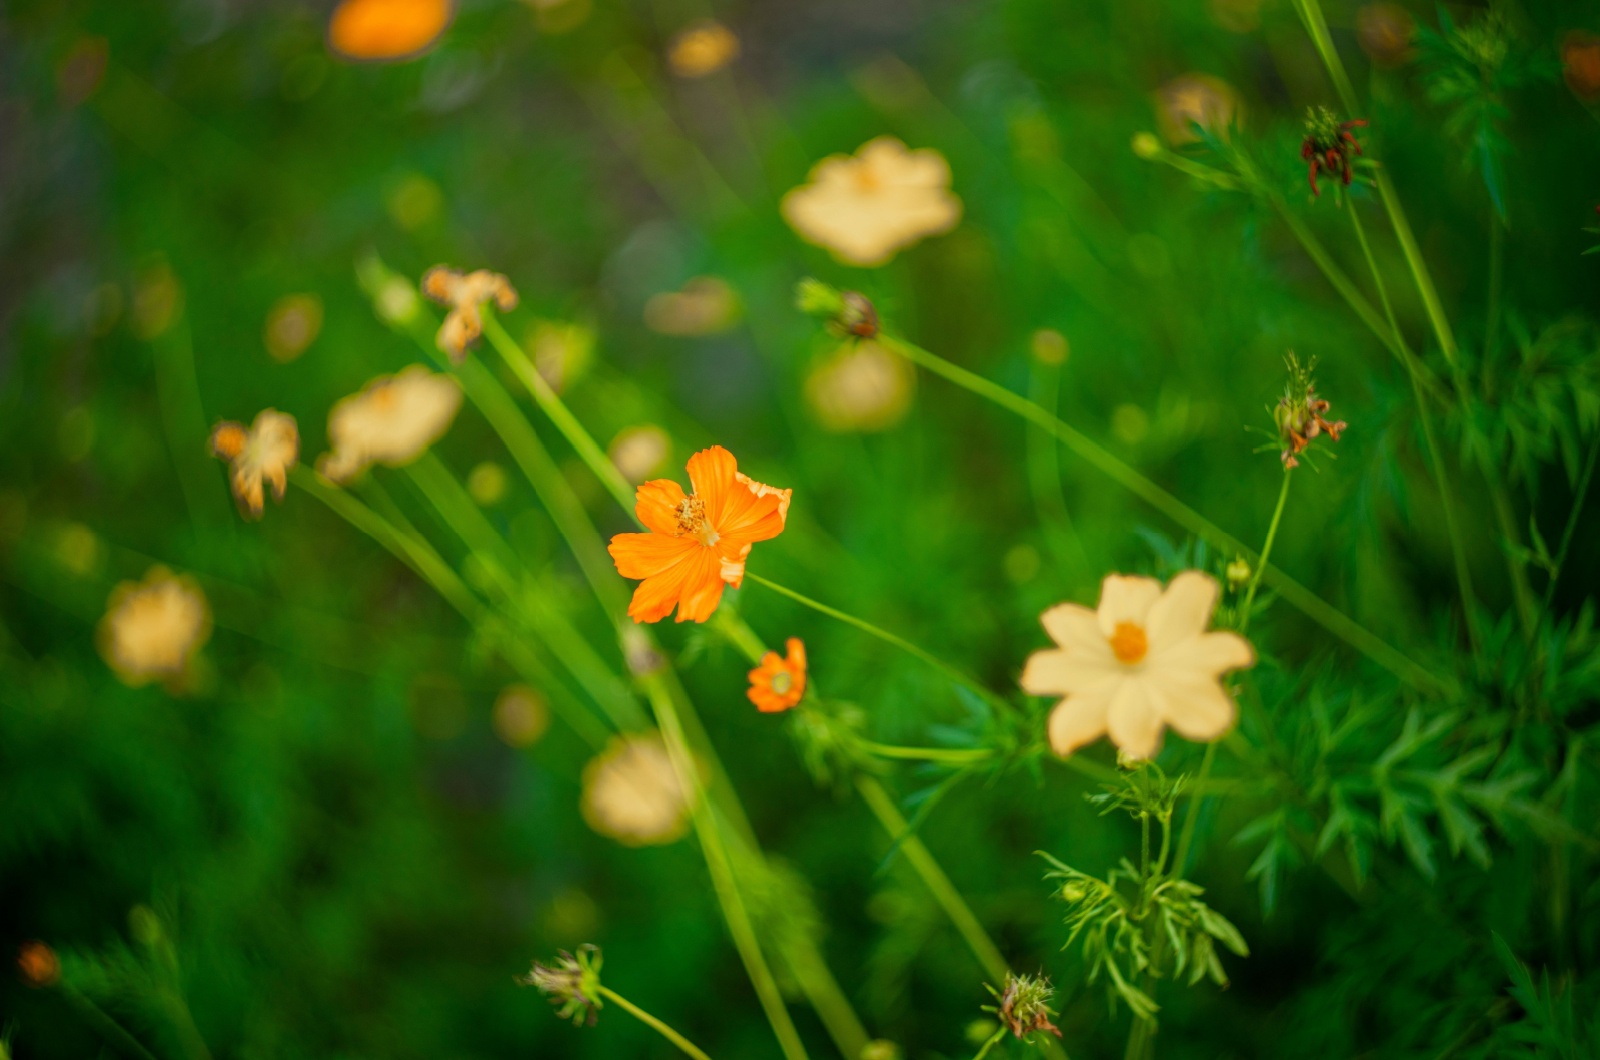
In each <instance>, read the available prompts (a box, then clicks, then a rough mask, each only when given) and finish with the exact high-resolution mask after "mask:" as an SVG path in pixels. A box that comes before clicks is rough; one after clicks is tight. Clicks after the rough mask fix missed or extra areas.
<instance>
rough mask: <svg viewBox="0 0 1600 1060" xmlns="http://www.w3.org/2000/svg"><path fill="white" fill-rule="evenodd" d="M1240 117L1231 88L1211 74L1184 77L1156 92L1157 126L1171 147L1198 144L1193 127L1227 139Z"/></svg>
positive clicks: (1237, 95)
mask: <svg viewBox="0 0 1600 1060" xmlns="http://www.w3.org/2000/svg"><path fill="white" fill-rule="evenodd" d="M1242 113H1243V107H1242V105H1241V104H1240V102H1239V94H1238V93H1237V92H1235V91H1234V90H1233V86H1232V85H1230V84H1228V83H1227V82H1226V81H1224V80H1222V79H1221V78H1217V77H1212V76H1211V75H1210V74H1183V75H1182V76H1180V77H1175V78H1173V79H1172V80H1171V81H1168V82H1167V83H1166V84H1164V85H1162V86H1161V87H1160V88H1159V89H1157V90H1156V122H1157V124H1158V125H1159V126H1160V127H1161V135H1162V136H1163V137H1164V138H1165V139H1166V141H1167V143H1169V144H1172V145H1173V146H1174V147H1178V146H1181V145H1183V144H1190V143H1194V142H1195V141H1197V140H1199V139H1200V135H1199V134H1198V133H1196V132H1195V130H1194V126H1196V125H1198V126H1200V128H1202V129H1204V130H1205V131H1206V132H1208V133H1211V134H1212V135H1213V136H1219V137H1222V138H1224V139H1226V138H1227V135H1228V128H1229V126H1231V125H1233V124H1234V123H1235V122H1236V121H1237V120H1238V119H1239V117H1240V115H1241V114H1242Z"/></svg>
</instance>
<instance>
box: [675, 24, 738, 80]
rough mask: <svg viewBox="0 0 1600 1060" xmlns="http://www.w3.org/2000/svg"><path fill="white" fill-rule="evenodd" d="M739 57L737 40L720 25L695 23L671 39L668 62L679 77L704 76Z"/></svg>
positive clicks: (731, 32) (728, 30)
mask: <svg viewBox="0 0 1600 1060" xmlns="http://www.w3.org/2000/svg"><path fill="white" fill-rule="evenodd" d="M738 57H739V38H738V37H736V36H734V33H733V30H731V29H729V28H728V27H727V26H724V25H723V24H722V23H720V22H716V21H712V20H710V19H707V20H706V21H704V22H697V23H695V24H694V25H693V26H690V27H689V28H688V29H686V30H684V31H683V32H682V33H680V34H678V35H677V36H676V37H674V38H673V39H672V45H671V47H669V48H668V49H667V63H668V65H670V66H671V67H672V72H673V73H675V74H677V75H678V76H679V77H707V76H709V75H711V74H714V73H716V72H717V71H718V70H721V69H722V68H723V67H724V66H727V65H728V64H729V63H731V62H733V61H734V60H735V59H737V58H738Z"/></svg>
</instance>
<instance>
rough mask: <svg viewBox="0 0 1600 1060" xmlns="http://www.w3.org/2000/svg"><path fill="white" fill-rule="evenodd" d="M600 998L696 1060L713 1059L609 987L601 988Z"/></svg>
mask: <svg viewBox="0 0 1600 1060" xmlns="http://www.w3.org/2000/svg"><path fill="white" fill-rule="evenodd" d="M600 996H601V997H603V998H605V999H606V1000H607V1001H610V1002H612V1003H613V1004H615V1005H616V1006H617V1007H618V1008H620V1009H622V1010H623V1011H625V1012H627V1013H628V1014H629V1015H630V1016H632V1017H633V1018H634V1019H636V1020H638V1021H639V1022H640V1023H643V1024H644V1025H645V1026H647V1027H650V1028H651V1029H653V1030H654V1031H655V1032H656V1033H657V1034H659V1035H661V1037H663V1038H665V1039H666V1040H667V1041H669V1042H671V1043H672V1044H673V1045H676V1046H677V1047H678V1048H679V1049H680V1050H682V1051H683V1052H684V1053H686V1054H688V1055H689V1056H692V1057H694V1058H695V1060H711V1057H709V1056H707V1055H706V1053H705V1050H703V1049H701V1048H700V1047H699V1046H698V1045H696V1044H694V1043H693V1042H691V1041H690V1040H689V1039H687V1038H685V1037H684V1036H683V1035H681V1034H679V1033H678V1032H677V1031H675V1030H673V1029H672V1028H671V1027H670V1026H668V1025H667V1024H666V1023H663V1022H662V1021H661V1020H659V1019H657V1018H656V1017H654V1016H652V1015H650V1013H648V1012H646V1011H645V1010H644V1009H642V1008H640V1007H639V1006H638V1005H635V1004H634V1003H633V1002H632V1001H629V1000H628V999H627V998H625V997H623V996H622V995H621V994H619V993H617V992H616V991H615V990H613V989H611V988H610V987H609V986H602V987H601V988H600Z"/></svg>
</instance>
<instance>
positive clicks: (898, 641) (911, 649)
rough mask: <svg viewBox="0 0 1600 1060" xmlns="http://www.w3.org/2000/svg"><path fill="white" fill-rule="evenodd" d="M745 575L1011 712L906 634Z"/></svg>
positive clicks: (750, 573)
mask: <svg viewBox="0 0 1600 1060" xmlns="http://www.w3.org/2000/svg"><path fill="white" fill-rule="evenodd" d="M744 576H745V577H746V578H748V579H750V580H751V581H753V582H755V583H756V584H757V585H763V586H765V587H766V588H768V589H771V590H772V591H773V592H775V593H778V594H780V595H782V596H787V597H788V598H789V599H791V600H793V601H795V602H796V603H800V604H804V605H805V606H807V607H809V608H811V609H812V610H813V611H817V612H820V613H821V614H824V615H827V616H828V617H829V618H835V619H838V620H839V621H840V622H844V623H846V624H847V625H851V626H854V627H856V628H857V629H859V630H861V631H862V632H863V633H869V634H871V635H872V636H874V637H877V638H878V639H879V640H881V641H883V642H884V643H885V644H892V645H894V646H895V647H896V648H899V649H900V650H901V651H903V652H905V653H906V654H908V655H912V656H915V657H916V658H918V659H921V660H922V661H923V662H925V663H927V664H928V665H929V666H931V667H933V668H934V669H935V670H938V671H939V672H940V673H942V674H944V675H945V676H946V677H948V678H949V679H950V680H952V681H954V682H955V683H956V684H958V685H961V686H962V687H963V688H966V689H967V690H969V691H971V692H973V693H974V694H976V695H978V696H981V697H982V698H983V699H984V700H986V701H987V702H989V703H991V704H993V705H995V706H998V707H999V708H1000V709H1002V710H1008V711H1009V710H1010V709H1011V704H1009V703H1007V702H1006V701H1005V700H1004V699H1001V698H1000V696H999V695H997V694H996V693H994V692H992V691H990V690H989V689H988V688H987V687H985V686H984V685H982V684H980V683H979V682H978V681H977V680H975V679H973V678H971V677H968V676H967V675H966V674H964V673H962V672H961V671H960V670H957V669H956V668H955V667H953V666H951V665H950V664H949V663H947V662H945V661H944V660H943V659H940V658H939V657H938V656H937V655H934V654H933V653H932V652H930V651H928V650H927V649H925V648H920V647H918V646H917V645H915V644H913V643H911V642H910V641H909V640H906V639H905V638H904V637H901V636H898V635H897V634H894V633H890V632H889V631H888V630H886V629H883V628H882V627H880V626H875V625H873V624H872V623H871V622H868V621H867V620H866V619H864V618H857V617H856V616H855V615H852V614H850V613H849V612H847V611H841V610H839V609H838V608H837V607H830V606H829V605H827V604H825V603H823V602H822V601H820V600H813V599H811V597H809V596H806V595H805V594H803V593H798V592H795V591H794V590H793V589H791V588H789V587H788V586H786V585H779V584H778V583H777V582H775V581H772V580H771V579H770V578H763V577H762V576H761V575H759V574H754V573H752V572H750V571H748V570H747V571H745V574H744Z"/></svg>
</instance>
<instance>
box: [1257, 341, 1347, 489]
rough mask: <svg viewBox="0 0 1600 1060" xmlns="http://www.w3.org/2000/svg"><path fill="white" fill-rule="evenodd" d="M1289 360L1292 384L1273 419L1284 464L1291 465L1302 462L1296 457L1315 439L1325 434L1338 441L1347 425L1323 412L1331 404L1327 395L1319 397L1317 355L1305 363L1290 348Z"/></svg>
mask: <svg viewBox="0 0 1600 1060" xmlns="http://www.w3.org/2000/svg"><path fill="white" fill-rule="evenodd" d="M1286 362H1287V364H1288V366H1289V384H1288V386H1287V387H1286V388H1285V389H1284V393H1283V397H1281V398H1279V399H1278V405H1277V407H1276V408H1274V409H1273V410H1272V419H1273V422H1274V423H1276V424H1277V425H1278V438H1279V441H1280V442H1281V444H1282V447H1283V451H1282V457H1283V466H1284V467H1286V468H1291V467H1299V466H1300V461H1299V460H1297V459H1296V457H1298V456H1299V455H1300V454H1301V453H1303V452H1305V451H1306V449H1307V448H1308V447H1310V445H1311V442H1312V440H1313V439H1315V438H1317V437H1318V436H1319V435H1323V434H1326V435H1327V436H1328V437H1329V438H1330V439H1332V440H1333V441H1335V442H1337V441H1338V440H1339V434H1340V432H1341V431H1343V430H1344V429H1345V427H1346V426H1348V425H1347V424H1346V423H1345V422H1344V421H1343V420H1338V421H1335V422H1329V420H1328V419H1327V417H1326V415H1324V414H1325V413H1326V412H1327V411H1328V409H1329V405H1328V402H1327V401H1326V400H1325V399H1323V398H1319V397H1317V384H1316V380H1315V379H1314V378H1313V376H1312V369H1314V368H1315V367H1316V366H1317V362H1316V359H1315V358H1313V359H1312V360H1311V361H1309V362H1307V363H1306V364H1304V365H1302V364H1301V363H1300V360H1299V358H1297V357H1295V355H1294V354H1293V353H1292V352H1291V353H1290V354H1289V356H1288V357H1287V358H1286Z"/></svg>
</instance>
